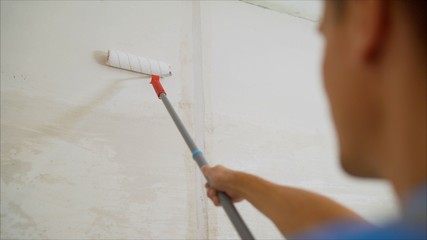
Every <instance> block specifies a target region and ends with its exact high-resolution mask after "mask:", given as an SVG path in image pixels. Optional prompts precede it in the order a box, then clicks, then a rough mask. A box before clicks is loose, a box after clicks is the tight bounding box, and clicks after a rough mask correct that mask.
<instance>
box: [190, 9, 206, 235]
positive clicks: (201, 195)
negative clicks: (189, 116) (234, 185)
mask: <svg viewBox="0 0 427 240" xmlns="http://www.w3.org/2000/svg"><path fill="white" fill-rule="evenodd" d="M192 8H193V9H192V10H193V13H192V17H193V19H192V25H193V29H192V40H193V44H192V45H193V106H194V107H193V120H194V133H195V142H196V144H197V145H198V146H199V148H201V150H204V149H205V134H204V133H205V101H204V84H203V52H202V19H201V7H200V2H199V1H194V2H193V6H192ZM195 167H197V166H195ZM195 178H196V181H195V182H196V186H195V187H196V213H197V223H196V224H197V239H208V238H209V223H208V211H207V201H206V194H205V188H204V186H203V185H204V183H205V178H204V177H203V175H202V174H200V173H199V171H198V170H197V171H196V174H195Z"/></svg>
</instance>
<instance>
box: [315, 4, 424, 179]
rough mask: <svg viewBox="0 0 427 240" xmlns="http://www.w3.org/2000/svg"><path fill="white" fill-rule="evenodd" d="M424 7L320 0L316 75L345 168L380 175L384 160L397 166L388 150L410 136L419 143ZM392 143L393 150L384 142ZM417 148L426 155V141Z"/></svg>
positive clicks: (382, 174)
mask: <svg viewBox="0 0 427 240" xmlns="http://www.w3.org/2000/svg"><path fill="white" fill-rule="evenodd" d="M426 6H427V5H426V1H423V0H421V1H410V0H407V1H381V0H365V1H357V0H330V1H326V2H325V12H324V16H323V20H322V22H321V24H320V31H321V32H322V34H323V35H324V38H325V50H324V51H325V52H324V62H323V75H324V76H323V78H324V84H325V89H326V91H327V94H328V96H329V100H330V104H331V110H332V115H333V118H334V122H335V126H336V129H337V133H338V138H339V145H340V154H341V164H342V166H343V168H344V169H345V170H346V171H347V172H348V173H350V174H352V175H355V176H361V177H385V175H387V174H388V173H386V172H387V171H388V170H387V169H386V168H387V167H388V165H390V166H391V165H393V164H394V165H395V167H396V164H395V163H393V162H387V161H388V160H387V159H392V158H393V156H388V155H387V153H390V154H400V152H399V151H404V150H399V149H397V148H401V147H404V146H406V145H408V144H410V143H412V141H417V143H416V144H420V143H419V142H420V141H421V144H422V141H424V144H425V136H426V135H425V131H426V130H425V129H426V128H425V121H426V117H425V116H426V110H425V108H426V99H425V97H426V73H425V71H426V50H427V47H426V42H427V40H426V32H425V31H426V30H425V29H426V28H427V26H426V14H425V13H426ZM423 108H424V109H423ZM422 121H424V123H423V124H421V122H422ZM414 125H417V126H414ZM414 128H415V129H416V128H418V130H419V131H420V132H422V131H424V133H416V132H415V130H414ZM411 131H412V132H411ZM407 135H408V136H407ZM409 135H411V136H414V139H406V138H405V136H406V137H407V138H410V137H409ZM399 136H400V137H401V139H397V138H400V137H399ZM423 136H424V140H422V138H423ZM399 141H401V144H399ZM408 141H409V142H408ZM394 147H396V149H394V150H396V151H395V153H391V152H393V151H390V150H393V149H387V148H394ZM418 148H420V147H418ZM398 150H399V151H398ZM419 151H420V153H421V155H422V154H424V157H425V147H421V149H419ZM401 154H402V155H404V153H403V152H402V153H401ZM396 157H397V156H396ZM401 157H403V156H401ZM406 157H407V158H410V157H411V156H406ZM390 161H391V160H390ZM408 164H409V162H408ZM424 166H425V163H424ZM424 175H425V173H424Z"/></svg>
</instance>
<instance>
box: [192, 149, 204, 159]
mask: <svg viewBox="0 0 427 240" xmlns="http://www.w3.org/2000/svg"><path fill="white" fill-rule="evenodd" d="M199 154H202V151H200V150H199V149H197V150H196V151H194V152H193V158H195V157H196V156H197V155H199Z"/></svg>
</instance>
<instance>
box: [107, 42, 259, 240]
mask: <svg viewBox="0 0 427 240" xmlns="http://www.w3.org/2000/svg"><path fill="white" fill-rule="evenodd" d="M107 65H110V66H112V67H116V68H120V69H125V70H129V71H133V72H138V73H143V74H147V75H151V84H152V85H153V88H154V90H155V92H156V95H157V97H158V98H159V99H161V100H162V102H163V104H164V105H165V107H166V109H167V111H168V112H169V114H170V116H171V117H172V119H173V121H174V122H175V125H176V126H177V128H178V130H179V132H180V133H181V135H182V137H183V138H184V140H185V142H186V143H187V146H188V147H189V148H190V151H191V153H192V156H193V159H194V160H195V161H196V163H197V165H198V166H199V168H202V167H203V166H207V165H208V163H207V161H206V159H205V157H204V155H203V152H202V151H200V150H199V148H198V147H197V146H196V144H195V143H194V141H193V139H192V138H191V136H190V134H189V133H188V131H187V129H186V128H185V126H184V124H183V123H182V121H181V119H180V118H179V116H178V114H177V113H176V112H175V109H174V108H173V106H172V104H171V103H170V102H169V99H168V98H167V96H166V92H165V90H164V89H163V87H162V84H161V83H160V78H162V77H167V76H171V75H172V72H171V68H170V66H169V65H167V64H166V63H164V62H161V61H156V60H152V59H148V58H145V57H139V56H135V55H132V54H128V53H125V52H121V51H116V50H109V51H108V57H107ZM206 180H207V181H208V182H209V179H206ZM218 197H219V199H220V200H221V205H222V207H223V208H224V210H225V212H226V214H227V216H228V218H229V219H230V221H231V223H232V224H233V226H234V228H235V229H236V231H237V233H238V234H239V236H240V238H242V239H254V237H253V236H252V233H251V232H250V231H249V229H248V227H247V226H246V224H245V222H244V221H243V219H242V217H241V216H240V214H239V212H238V211H237V209H236V207H235V206H234V204H233V202H232V201H231V199H230V197H229V196H228V195H227V194H226V193H224V192H218Z"/></svg>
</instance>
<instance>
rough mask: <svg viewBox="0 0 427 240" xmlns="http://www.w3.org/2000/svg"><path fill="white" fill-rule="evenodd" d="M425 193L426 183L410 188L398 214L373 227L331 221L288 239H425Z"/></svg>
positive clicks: (426, 190)
mask: <svg viewBox="0 0 427 240" xmlns="http://www.w3.org/2000/svg"><path fill="white" fill-rule="evenodd" d="M426 195H427V185H425V186H423V187H421V188H419V189H417V190H416V191H414V192H413V193H412V194H411V195H410V196H408V198H407V199H406V200H405V201H404V205H403V214H402V217H401V218H400V219H398V220H396V221H394V222H391V223H389V224H386V225H385V226H382V227H374V226H372V225H367V224H363V223H360V222H354V221H343V222H339V223H337V222H335V223H331V224H328V225H325V226H323V227H321V228H318V229H315V230H312V231H308V232H306V233H303V234H300V235H297V236H294V237H290V238H289V239H322V240H329V239H331V240H335V239H336V240H338V239H339V240H341V239H342V240H367V239H380V240H382V239H384V240H385V239H396V240H410V239H427V234H426V232H427V230H426V228H427V223H426V222H427V221H426V212H427V208H426V204H427V198H426Z"/></svg>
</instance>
